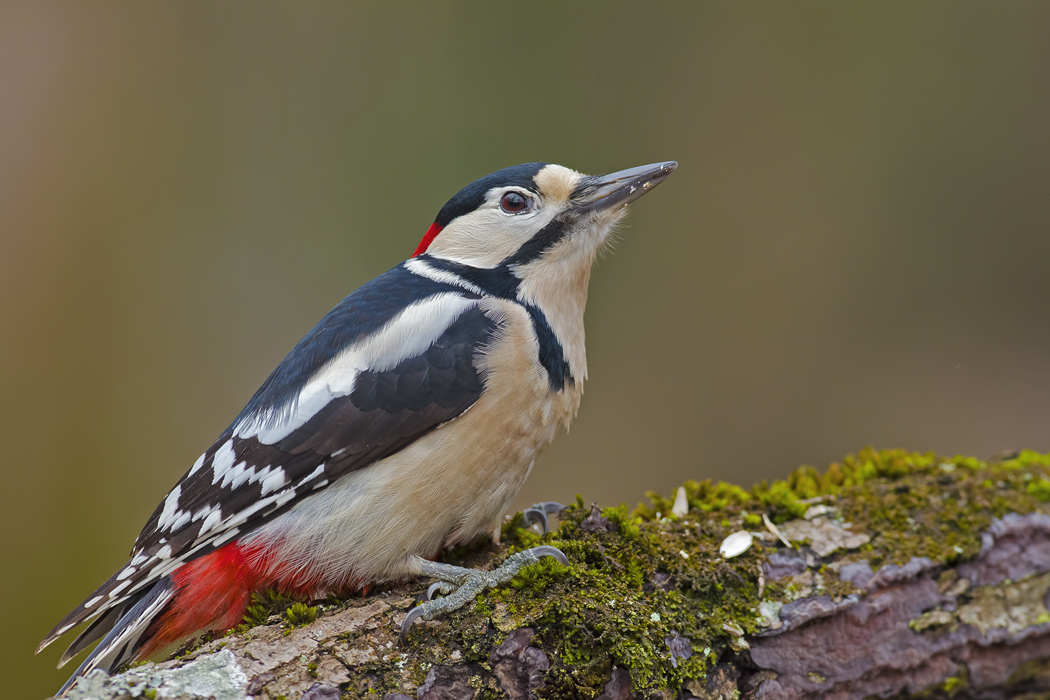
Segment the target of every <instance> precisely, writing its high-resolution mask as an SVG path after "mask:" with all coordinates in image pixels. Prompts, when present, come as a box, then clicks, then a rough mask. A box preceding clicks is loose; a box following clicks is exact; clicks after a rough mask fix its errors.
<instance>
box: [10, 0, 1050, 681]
mask: <svg viewBox="0 0 1050 700" xmlns="http://www.w3.org/2000/svg"><path fill="white" fill-rule="evenodd" d="M1048 36H1050V4H1048V3H1045V2H1011V3H960V2H883V3H878V4H875V3H867V4H863V3H837V2H836V3H779V2H777V3H720V4H714V3H688V4H686V3H682V4H668V5H657V4H654V3H638V2H604V3H593V4H569V3H543V4H536V3H528V4H495V3H480V2H478V3H457V4H455V5H439V4H423V3H418V4H417V3H401V2H387V3H372V4H368V5H366V4H363V3H349V2H329V3H283V4H279V3H257V2H256V3H246V2H224V3H205V2H181V3H167V4H161V3H144V4H139V3H130V2H104V3H72V2H70V3H65V4H56V3H50V2H39V1H36V0H31V1H24V2H21V1H19V2H12V1H11V0H8V1H7V2H4V3H3V4H0V397H2V401H0V410H2V411H3V415H2V416H0V426H2V427H0V430H2V438H3V444H4V446H5V454H4V457H3V463H2V464H3V466H2V468H3V470H4V475H5V479H4V482H5V485H4V487H3V488H2V491H0V498H2V502H0V518H2V520H0V527H2V533H3V535H2V537H0V540H2V542H3V545H2V546H3V551H2V561H3V568H4V575H3V576H2V577H0V581H2V583H0V587H2V588H0V592H2V595H0V600H3V601H4V603H5V610H4V623H5V624H4V627H5V628H6V631H5V633H4V634H2V635H0V659H2V660H3V661H2V663H3V664H4V667H5V668H7V669H9V672H8V673H6V674H5V681H6V685H7V687H8V688H9V690H8V692H9V693H11V694H12V695H10V696H11V697H16V696H17V697H21V696H24V697H39V696H43V695H45V694H46V693H48V692H50V691H53V690H54V689H55V688H57V686H58V685H59V684H60V683H61V681H62V680H63V679H64V678H65V676H66V675H67V674H66V673H65V672H57V671H55V670H54V669H53V667H54V664H55V662H56V660H57V658H58V656H59V654H60V652H61V649H62V646H63V645H62V644H61V643H59V644H56V645H55V646H54V647H53V648H49V649H48V650H47V651H46V652H45V653H43V654H41V655H40V656H39V657H33V656H32V650H33V648H34V647H35V645H36V643H37V641H38V640H39V638H40V637H41V636H43V634H44V633H45V632H47V630H48V629H49V628H50V627H51V625H52V624H53V623H55V622H56V621H57V620H58V619H59V618H60V617H61V616H62V615H64V614H65V613H66V612H67V611H68V610H69V609H71V608H72V607H73V606H74V605H76V604H77V603H79V602H80V601H81V600H82V598H84V597H85V596H86V595H87V594H88V593H90V591H91V590H93V588H94V586H95V585H97V584H98V583H100V582H101V581H103V580H105V579H106V578H107V577H108V576H109V575H110V574H111V573H112V572H113V571H114V570H115V569H116V568H117V567H118V566H120V565H121V564H122V563H123V562H124V556H125V554H126V553H127V551H128V549H129V548H130V546H131V543H132V541H133V540H134V537H135V535H136V534H137V533H138V530H139V528H140V527H141V525H142V524H143V522H144V521H145V519H146V517H147V516H148V515H149V514H150V512H152V510H153V508H154V506H155V505H156V503H157V502H159V500H160V498H161V497H162V496H163V495H164V493H165V492H166V491H167V489H168V488H169V487H171V486H172V484H173V483H174V481H175V479H176V478H177V477H178V476H179V475H181V474H182V472H183V471H184V470H185V469H186V468H187V467H188V466H189V465H190V464H191V463H192V461H193V460H194V459H195V458H196V457H197V455H199V454H200V452H201V451H202V450H203V449H204V448H205V447H207V446H208V445H209V444H210V443H211V441H212V440H213V439H214V438H215V437H216V436H217V435H218V434H219V432H220V431H221V430H222V429H223V428H224V427H225V426H226V425H227V424H228V422H229V421H230V420H231V419H232V418H233V416H234V415H236V413H237V412H238V411H239V409H240V408H241V406H242V405H243V404H244V402H245V401H246V400H247V399H248V397H249V396H250V395H251V394H252V392H253V391H254V390H255V388H256V387H257V386H258V384H259V383H260V382H261V381H262V380H263V379H264V378H265V376H266V375H267V374H268V372H269V371H270V370H271V369H272V367H273V366H274V365H275V364H276V363H277V362H278V361H279V360H280V359H281V357H283V356H284V354H285V353H286V352H287V351H288V350H289V349H290V348H291V347H292V345H293V344H294V343H295V342H296V341H297V340H298V339H299V337H300V336H301V335H302V334H303V333H304V332H306V331H307V330H308V329H309V328H310V327H311V326H312V325H313V324H314V323H315V322H316V321H317V320H318V319H319V318H320V317H321V315H322V314H324V312H325V311H327V310H328V309H329V308H330V307H331V306H333V305H334V304H335V303H336V302H337V301H338V300H339V299H341V298H342V297H343V296H345V295H346V294H347V293H349V292H350V291H351V290H353V289H354V288H355V287H357V286H358V285H360V284H361V283H362V282H364V281H366V280H367V279H369V278H371V277H373V276H374V275H376V274H378V273H380V272H382V271H384V270H386V269H387V268H389V267H391V266H392V265H394V264H396V263H397V262H399V261H400V260H402V259H403V258H405V257H406V256H407V255H409V254H410V253H411V252H412V251H413V250H414V248H415V246H416V243H417V242H418V240H419V238H420V237H421V235H422V234H423V232H424V231H425V230H426V228H427V226H428V224H429V223H430V222H431V220H432V219H433V217H434V215H435V213H436V212H437V210H438V209H439V208H440V206H441V205H442V204H443V203H444V202H445V200H446V199H447V198H448V197H449V196H451V195H452V194H454V193H455V192H456V191H457V190H458V189H459V188H460V187H461V186H463V185H464V184H466V183H467V182H469V181H471V180H473V179H474V178H476V177H479V176H481V175H484V174H486V173H488V172H490V171H492V170H496V169H499V168H501V167H504V166H507V165H511V164H515V163H519V162H523V161H532V160H548V161H553V162H559V163H562V164H564V165H568V166H570V167H573V168H577V169H580V170H583V171H585V172H590V173H602V172H608V171H612V170H616V169H620V168H625V167H629V166H634V165H640V164H644V163H649V162H653V161H658V160H665V159H675V160H678V161H679V162H680V164H681V166H680V168H679V170H678V172H677V173H676V174H675V175H674V177H672V178H671V179H670V180H668V181H667V182H666V183H665V184H664V185H663V186H662V187H660V188H659V190H658V191H656V192H655V193H654V194H652V195H650V196H648V197H646V198H645V199H644V200H642V201H641V202H639V204H638V205H637V206H636V207H635V212H634V214H633V215H632V217H631V219H630V220H629V222H628V225H627V226H626V227H625V229H624V230H623V232H622V236H621V242H620V244H619V246H618V248H617V250H616V252H615V255H613V256H607V257H605V258H603V259H602V260H601V262H600V264H599V267H598V269H597V271H596V274H595V276H594V279H593V282H592V287H591V303H590V308H589V309H588V319H587V320H588V336H589V337H588V340H589V347H590V381H589V383H588V385H587V395H586V398H585V400H584V402H583V408H582V411H581V413H580V416H579V418H578V420H577V422H576V423H575V424H574V426H573V430H572V433H571V435H570V436H568V437H562V438H561V439H559V441H557V442H556V443H555V446H554V447H553V448H552V449H551V451H550V452H549V453H548V454H547V456H545V457H544V458H543V459H542V460H541V462H540V463H539V464H538V465H537V468H536V469H535V471H534V473H533V475H532V477H531V479H530V481H529V482H528V483H527V484H526V486H525V488H524V490H523V491H522V493H521V495H520V497H519V499H518V505H519V506H521V505H527V504H529V503H531V502H533V501H536V500H541V499H543V500H546V499H556V500H567V499H572V498H573V497H574V496H575V494H576V493H578V492H579V493H582V494H583V496H584V498H586V499H587V500H597V501H600V502H602V503H609V504H611V503H616V502H620V501H627V502H628V503H630V504H632V505H633V504H634V503H636V502H637V501H639V500H640V499H641V498H642V495H643V492H644V491H645V490H646V489H658V490H661V491H664V492H670V491H671V489H672V488H673V487H674V486H676V485H677V484H679V483H681V482H682V481H683V480H684V479H687V478H696V479H702V478H707V477H713V478H722V479H730V480H733V481H736V482H739V483H743V484H749V483H751V482H754V481H756V480H761V479H764V478H770V477H775V476H777V475H782V474H785V473H786V472H787V471H788V470H789V469H791V468H793V467H795V466H797V465H799V464H802V463H810V464H816V465H818V466H821V467H823V466H824V465H826V464H827V463H828V462H830V461H832V460H835V459H837V458H838V457H840V456H842V455H843V454H845V453H847V452H850V451H853V450H856V449H857V448H860V447H862V446H864V445H867V444H873V445H876V446H883V447H890V446H894V447H896V446H899V447H907V448H912V449H918V450H925V449H935V450H938V451H943V452H947V453H956V452H959V453H968V454H974V455H978V456H987V455H990V454H993V453H997V452H999V451H1000V450H1003V449H1006V448H1013V447H1030V448H1034V449H1040V450H1047V449H1050V434H1048V429H1050V361H1048V360H1050V349H1048V342H1050V324H1048V322H1047V321H1048V319H1047V312H1048V309H1050V128H1048V125H1050V79H1048V75H1050V73H1048V68H1050V41H1048V40H1047V37H1048ZM72 667H75V664H73V665H72V666H71V667H70V668H69V669H67V670H71V669H72ZM12 682H14V683H15V686H14V687H13V688H12V686H11V683H12ZM19 683H22V685H21V686H19V685H18V684H19Z"/></svg>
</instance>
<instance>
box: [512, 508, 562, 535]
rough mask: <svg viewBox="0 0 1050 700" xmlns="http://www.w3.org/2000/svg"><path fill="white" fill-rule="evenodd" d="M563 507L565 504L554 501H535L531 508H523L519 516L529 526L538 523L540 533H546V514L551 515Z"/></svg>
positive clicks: (547, 527)
mask: <svg viewBox="0 0 1050 700" xmlns="http://www.w3.org/2000/svg"><path fill="white" fill-rule="evenodd" d="M564 508H565V506H563V505H562V504H561V503H558V502H556V501H544V502H543V503H536V504H535V505H533V506H532V507H531V508H527V509H525V510H523V511H522V512H521V517H522V520H524V521H525V522H526V523H527V524H528V526H529V527H531V526H533V525H537V524H538V525H539V526H540V530H541V531H542V533H543V534H544V535H546V534H547V532H549V525H548V522H547V516H548V515H553V514H554V513H557V512H559V511H561V510H562V509H564Z"/></svg>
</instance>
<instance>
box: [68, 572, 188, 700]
mask: <svg viewBox="0 0 1050 700" xmlns="http://www.w3.org/2000/svg"><path fill="white" fill-rule="evenodd" d="M174 590H175V589H174V586H173V585H172V582H171V579H170V578H168V577H164V578H162V579H161V580H159V581H157V583H155V584H153V585H152V586H151V587H149V588H148V589H146V590H145V591H143V592H142V593H141V594H139V595H138V596H137V598H138V600H137V601H135V602H134V604H132V603H131V601H129V603H128V605H127V606H121V607H120V608H119V609H120V610H124V611H126V612H124V613H123V614H122V615H120V619H119V620H117V621H116V622H115V624H113V623H111V624H113V629H111V630H110V631H109V634H107V635H106V636H105V637H104V638H103V639H102V641H101V642H99V643H98V646H96V647H95V648H94V650H92V652H91V653H90V654H88V657H87V658H86V659H84V663H82V664H80V667H79V668H77V670H76V671H75V672H74V673H73V675H72V676H70V677H69V680H67V681H66V682H65V684H64V685H63V686H62V688H61V689H60V690H59V691H58V694H59V695H62V694H63V693H65V692H66V691H67V690H69V687H70V686H71V685H73V682H74V681H75V680H76V679H77V678H79V677H80V676H83V675H84V674H86V673H87V672H88V671H91V670H92V669H96V668H100V669H102V670H103V671H105V672H106V673H113V671H114V670H116V669H118V668H120V667H121V666H122V665H124V664H126V663H128V662H129V661H132V660H134V658H135V653H136V652H138V650H139V649H141V648H142V646H143V645H144V644H145V643H146V642H147V641H148V639H147V638H144V635H145V633H146V631H147V630H148V629H149V625H150V623H151V622H153V620H154V619H155V618H156V617H157V615H159V614H160V613H161V611H163V610H164V608H165V607H166V606H167V604H168V603H169V602H170V601H171V599H172V596H173V595H174ZM114 610H116V608H114ZM114 617H116V615H114ZM109 618H110V613H109V612H107V613H106V614H104V615H102V616H101V617H99V618H98V619H97V620H95V621H94V622H93V623H92V624H91V626H90V627H88V628H87V629H86V630H84V631H83V632H82V633H81V635H80V636H79V637H77V639H76V641H74V642H73V644H72V645H70V647H69V649H68V650H66V653H65V654H63V655H62V658H63V660H65V661H68V660H69V657H72V656H73V654H75V653H76V652H78V651H80V650H81V649H83V648H84V647H85V646H87V645H88V644H90V643H91V642H92V641H94V640H95V639H97V638H98V637H100V636H102V633H103V632H104V631H105V627H104V625H105V624H106V622H109ZM103 621H105V622H103ZM74 647H76V649H75V650H74Z"/></svg>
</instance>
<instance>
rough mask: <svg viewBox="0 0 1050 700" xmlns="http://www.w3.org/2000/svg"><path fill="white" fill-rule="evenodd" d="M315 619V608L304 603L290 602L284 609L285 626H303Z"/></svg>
mask: <svg viewBox="0 0 1050 700" xmlns="http://www.w3.org/2000/svg"><path fill="white" fill-rule="evenodd" d="M316 619H317V608H316V607H314V606H311V605H307V604H306V603H292V604H291V605H290V606H288V609H287V610H285V611H284V624H285V625H286V626H287V627H290V628H292V627H304V626H306V625H308V624H310V623H311V622H313V621H314V620H316Z"/></svg>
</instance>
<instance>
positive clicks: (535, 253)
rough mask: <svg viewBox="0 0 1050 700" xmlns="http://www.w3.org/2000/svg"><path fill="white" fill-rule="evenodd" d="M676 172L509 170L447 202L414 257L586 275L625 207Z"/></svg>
mask: <svg viewBox="0 0 1050 700" xmlns="http://www.w3.org/2000/svg"><path fill="white" fill-rule="evenodd" d="M677 167H678V164H677V163H675V162H673V161H671V162H666V163H654V164H652V165H643V166H641V167H638V168H631V169H629V170H621V171H619V172H615V173H612V174H609V175H598V176H593V175H583V174H582V173H578V172H576V171H575V170H570V169H569V168H565V167H562V166H560V165H554V164H553V163H525V164H523V165H515V166H513V167H510V168H504V169H503V170H499V171H497V172H494V173H492V174H491V175H486V176H485V177H483V178H481V179H480V180H475V181H474V182H472V183H470V184H469V185H467V186H466V187H464V188H463V189H462V190H460V192H459V193H458V194H457V195H456V196H455V197H453V198H452V199H450V200H449V201H448V203H446V204H445V206H444V207H442V208H441V211H440V212H438V215H437V218H436V219H435V220H434V223H433V224H432V225H431V226H430V229H429V230H428V231H427V233H426V235H425V236H424V237H423V240H422V241H420V243H419V247H418V248H417V249H416V252H415V254H414V255H413V257H415V256H418V255H422V254H424V253H425V254H426V255H428V256H431V257H433V258H438V259H444V260H448V261H450V262H454V263H458V264H461V265H468V266H470V267H473V268H486V269H492V268H504V269H506V270H507V271H509V272H511V273H512V274H518V271H519V270H521V269H522V268H524V267H525V266H533V265H536V264H543V262H545V261H549V262H554V261H559V262H561V263H572V264H575V265H577V266H584V265H585V266H586V267H587V268H589V267H590V263H591V262H592V261H593V259H594V256H595V254H596V253H597V251H598V249H599V247H600V246H601V245H602V243H603V242H605V240H606V238H607V237H608V235H609V232H610V230H611V228H612V226H613V225H614V224H615V223H616V222H617V221H619V220H620V219H621V218H623V216H624V214H625V213H626V205H627V204H630V203H631V202H633V201H634V200H636V199H638V198H639V197H641V196H642V195H643V194H645V193H646V192H648V191H649V190H651V189H652V188H653V187H655V186H656V185H658V184H660V183H661V182H663V181H664V179H665V178H667V176H668V175H670V174H671V173H672V172H673V171H674V169H675V168H677Z"/></svg>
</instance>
